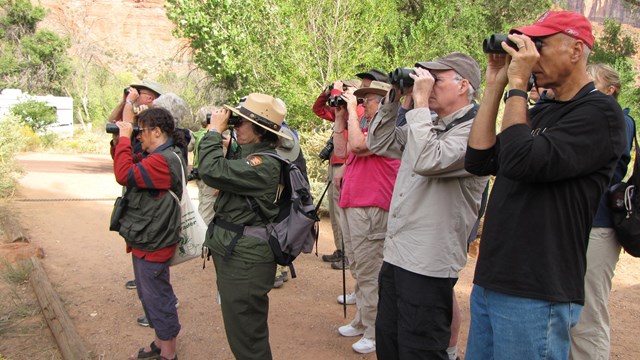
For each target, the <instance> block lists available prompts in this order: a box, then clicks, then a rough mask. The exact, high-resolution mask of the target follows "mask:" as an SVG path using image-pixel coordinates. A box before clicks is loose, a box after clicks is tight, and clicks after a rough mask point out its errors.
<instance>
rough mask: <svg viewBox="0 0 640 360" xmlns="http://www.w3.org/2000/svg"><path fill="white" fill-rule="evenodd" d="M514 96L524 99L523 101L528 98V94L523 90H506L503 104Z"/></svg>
mask: <svg viewBox="0 0 640 360" xmlns="http://www.w3.org/2000/svg"><path fill="white" fill-rule="evenodd" d="M514 96H519V97H522V98H524V99H525V100H526V99H528V98H529V94H527V92H526V91H524V90H520V89H509V90H507V92H506V93H504V102H505V103H506V102H507V100H509V99H510V98H512V97H514Z"/></svg>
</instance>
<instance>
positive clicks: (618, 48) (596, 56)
mask: <svg viewBox="0 0 640 360" xmlns="http://www.w3.org/2000/svg"><path fill="white" fill-rule="evenodd" d="M635 53H636V46H635V43H634V41H633V38H632V37H631V36H630V35H628V34H625V33H623V31H622V25H621V24H620V23H619V22H617V21H616V20H614V19H605V20H604V32H603V34H602V36H601V37H599V38H598V39H597V40H596V41H595V43H594V44H593V53H592V54H591V58H590V61H591V62H593V63H605V64H615V63H616V61H618V60H621V59H626V58H628V57H630V56H632V55H634V54H635Z"/></svg>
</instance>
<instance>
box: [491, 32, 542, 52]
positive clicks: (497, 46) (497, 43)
mask: <svg viewBox="0 0 640 360" xmlns="http://www.w3.org/2000/svg"><path fill="white" fill-rule="evenodd" d="M531 40H533V43H534V44H535V45H536V49H538V52H539V51H540V49H542V41H541V40H540V39H537V38H532V39H531ZM503 41H505V42H506V43H507V45H509V46H511V47H512V48H514V49H516V50H518V46H517V45H516V44H515V43H514V42H513V41H511V40H509V38H508V37H507V34H493V35H491V36H490V37H488V38H486V39H484V41H483V42H482V51H484V52H485V53H487V54H490V53H491V54H506V53H507V52H506V51H504V49H503V48H502V42H503Z"/></svg>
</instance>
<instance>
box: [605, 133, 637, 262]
mask: <svg viewBox="0 0 640 360" xmlns="http://www.w3.org/2000/svg"><path fill="white" fill-rule="evenodd" d="M633 140H634V143H635V147H636V150H635V157H636V159H635V161H634V163H633V174H632V175H631V177H630V178H629V180H628V181H627V182H626V183H625V182H621V183H618V184H615V185H614V186H612V187H611V189H610V190H609V199H610V201H611V202H610V204H609V207H610V208H611V220H612V222H613V228H614V229H615V231H616V236H617V238H618V242H619V243H620V245H622V248H624V250H625V251H626V252H627V253H629V255H631V256H634V257H640V194H638V190H639V189H640V151H639V150H638V138H637V136H636V134H635V133H634V135H633Z"/></svg>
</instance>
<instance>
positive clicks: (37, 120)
mask: <svg viewBox="0 0 640 360" xmlns="http://www.w3.org/2000/svg"><path fill="white" fill-rule="evenodd" d="M9 111H10V112H11V113H12V114H14V115H16V116H17V117H18V118H19V119H20V120H21V121H22V123H24V124H25V125H28V126H29V127H31V129H33V131H34V132H38V131H41V130H45V127H47V126H48V125H51V124H53V123H55V122H56V120H57V115H56V109H55V108H53V107H51V106H48V105H47V104H46V103H43V102H40V101H36V100H27V101H25V102H21V103H19V104H16V105H13V106H12V107H11V108H10V109H9Z"/></svg>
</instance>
